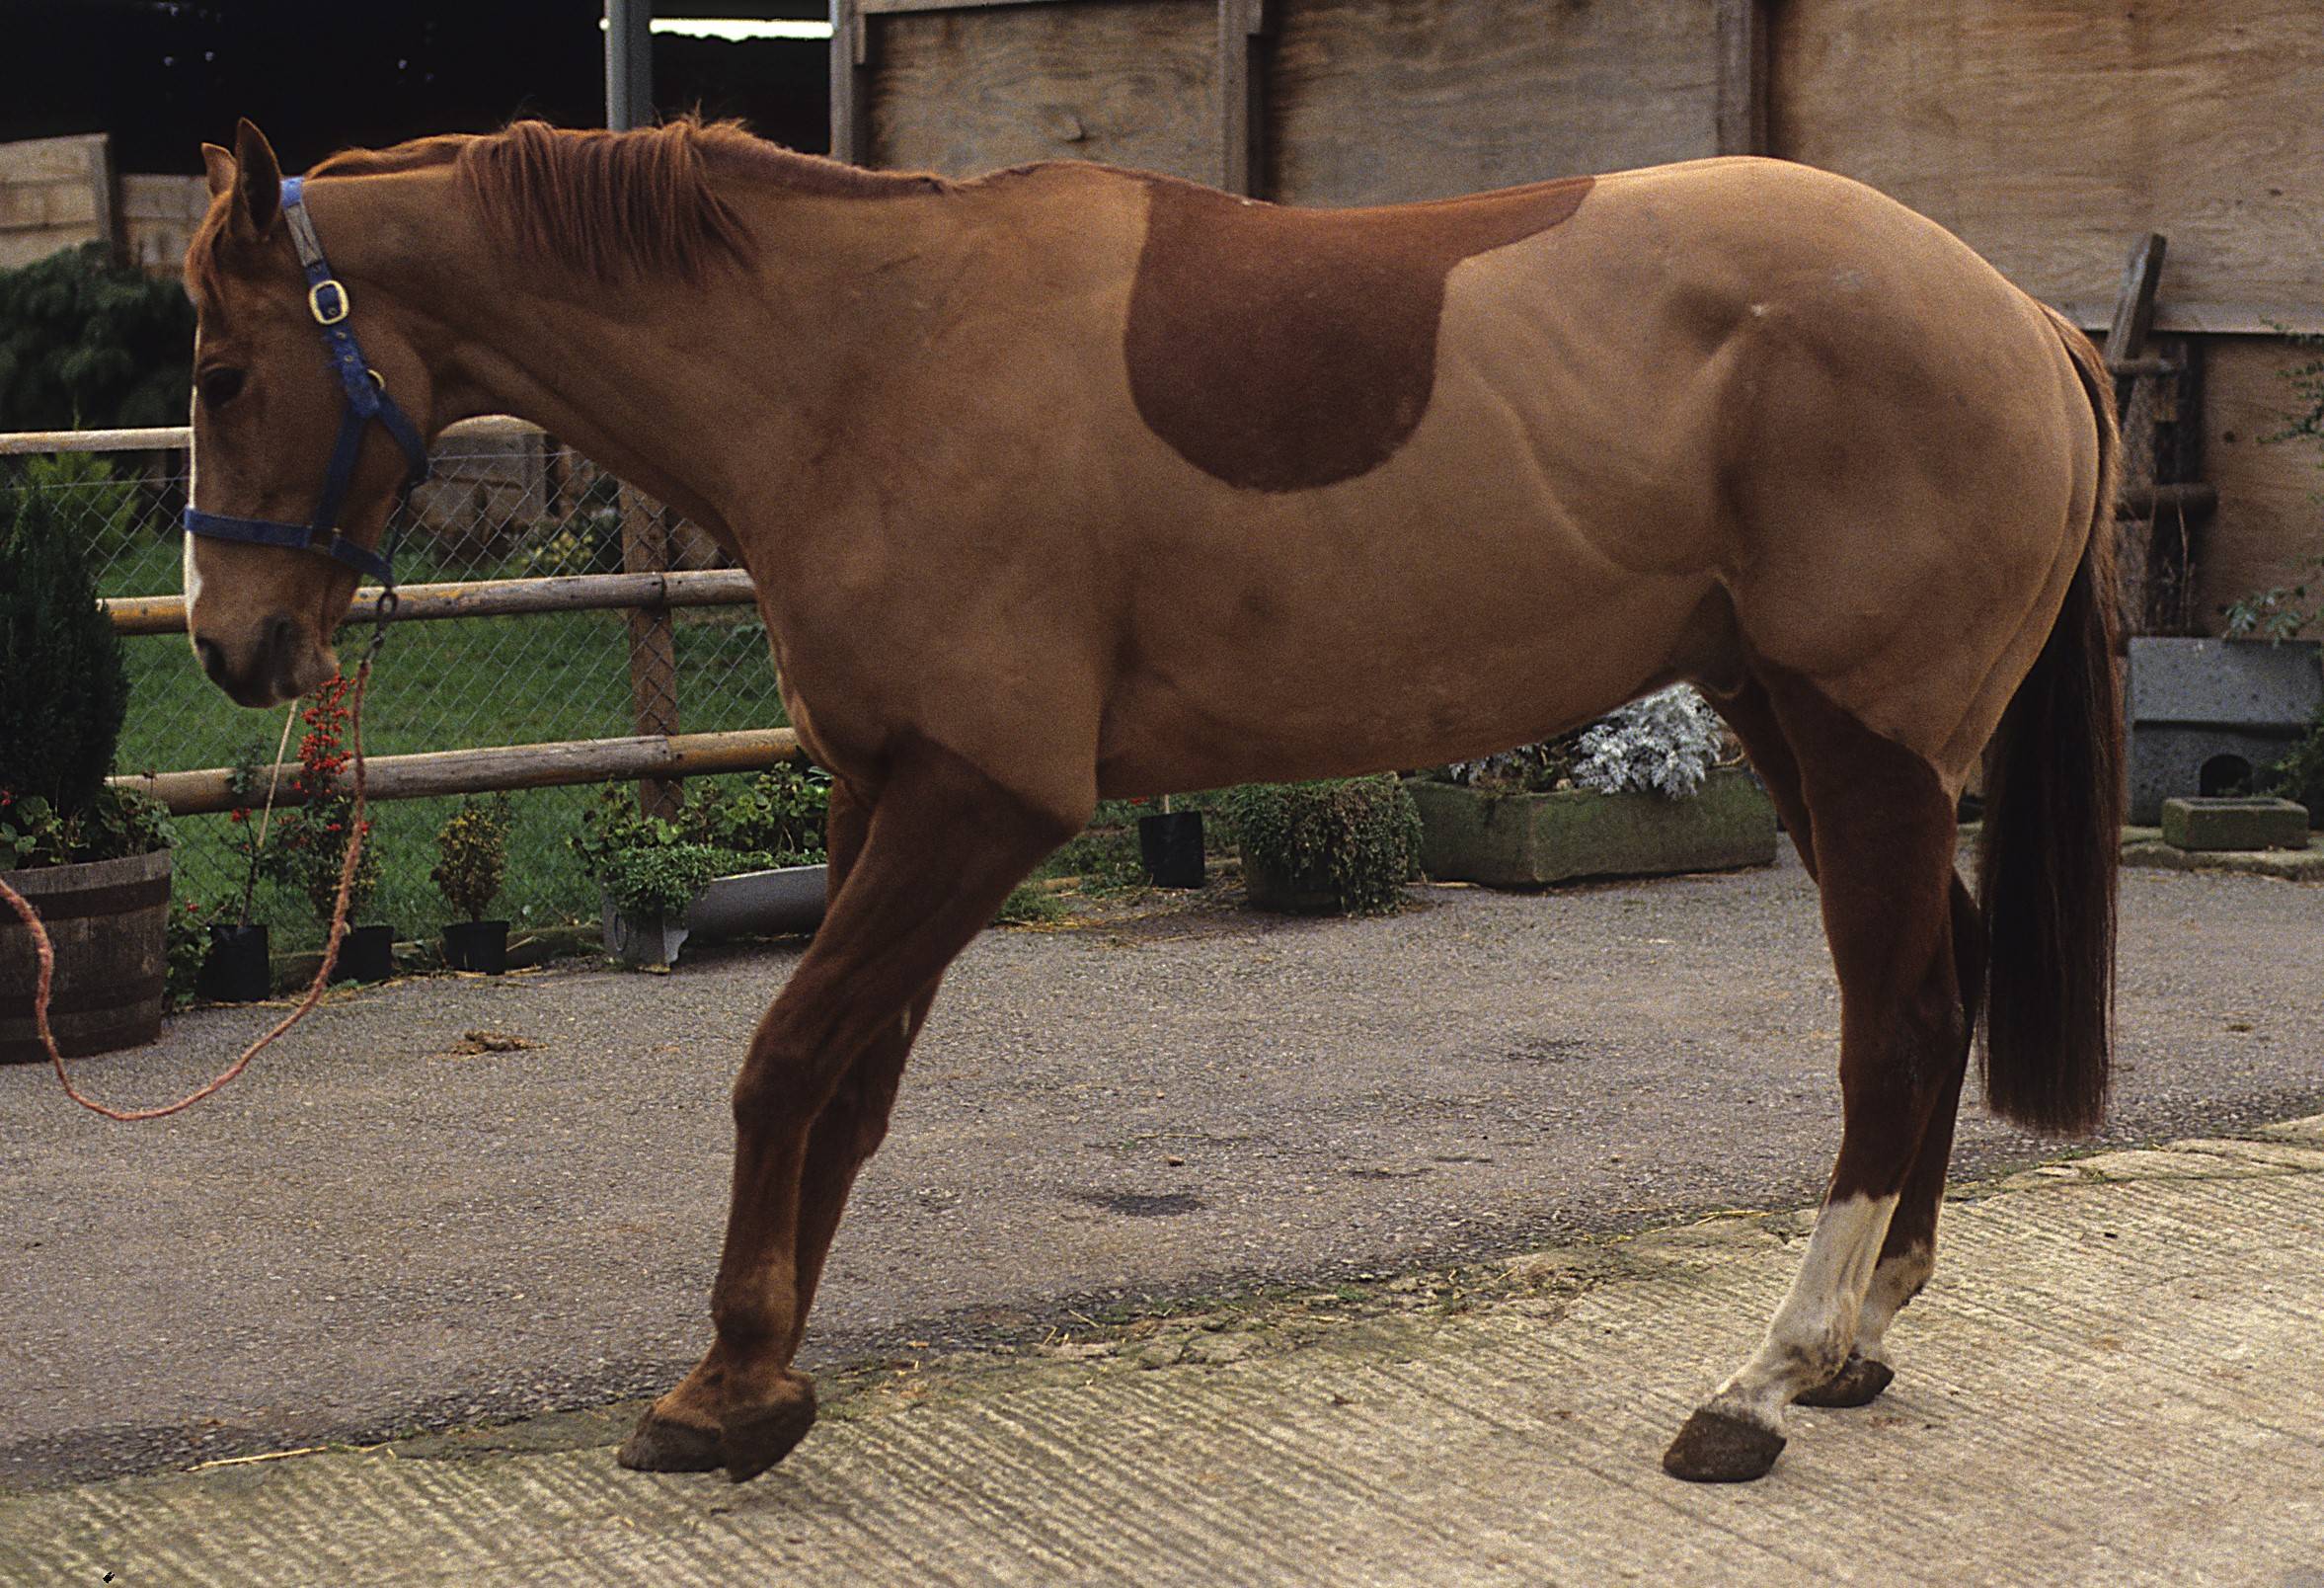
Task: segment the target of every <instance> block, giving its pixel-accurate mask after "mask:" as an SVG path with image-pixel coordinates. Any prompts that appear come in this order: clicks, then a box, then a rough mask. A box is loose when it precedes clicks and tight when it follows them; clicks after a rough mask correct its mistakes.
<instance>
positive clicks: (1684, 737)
mask: <svg viewBox="0 0 2324 1588" xmlns="http://www.w3.org/2000/svg"><path fill="white" fill-rule="evenodd" d="M1726 743H1727V738H1726V730H1725V728H1724V727H1723V726H1722V725H1721V723H1720V721H1719V716H1718V713H1716V712H1714V711H1713V710H1712V709H1711V706H1710V702H1708V701H1706V700H1705V699H1704V698H1703V697H1702V696H1701V695H1700V694H1698V693H1697V692H1696V691H1695V690H1694V689H1693V688H1692V687H1691V686H1689V685H1687V684H1683V683H1678V684H1672V685H1671V686H1670V687H1669V688H1667V689H1663V690H1658V691H1657V692H1656V693H1654V694H1651V695H1648V696H1646V697H1645V698H1643V699H1640V700H1633V701H1632V702H1630V704H1628V705H1626V706H1622V707H1620V708H1618V709H1616V710H1614V711H1610V712H1608V713H1606V715H1604V716H1603V717H1600V718H1599V719H1598V720H1597V721H1596V722H1594V723H1591V724H1590V725H1589V726H1588V727H1587V728H1583V729H1579V730H1577V731H1576V732H1573V733H1570V734H1561V735H1560V736H1558V737H1557V738H1555V739H1546V740H1543V741H1541V742H1540V743H1539V744H1533V745H1520V746H1519V747H1518V748H1516V749H1515V750H1511V751H1505V752H1503V753H1502V754H1498V755H1485V756H1481V757H1479V758H1478V759H1476V760H1466V761H1454V762H1453V763H1452V764H1451V765H1449V766H1447V767H1446V768H1445V769H1444V776H1445V777H1446V778H1447V780H1449V781H1451V782H1455V783H1460V784H1463V785H1466V786H1469V787H1472V788H1480V789H1486V790H1494V791H1500V792H1505V793H1513V792H1520V791H1521V792H1525V793H1547V792H1549V791H1551V790H1555V789H1561V788H1583V789H1589V790H1592V791H1594V792H1596V793H1599V794H1628V793H1636V794H1659V795H1661V796H1662V797H1663V798H1665V799H1670V800H1678V799H1685V798H1687V797H1688V796H1689V795H1692V794H1693V793H1695V792H1696V791H1697V790H1699V789H1700V788H1701V787H1702V786H1703V779H1704V778H1705V777H1706V776H1708V775H1709V774H1710V771H1711V768H1712V767H1714V766H1716V765H1718V764H1719V758H1720V755H1721V754H1722V753H1723V751H1724V749H1725V747H1726Z"/></svg>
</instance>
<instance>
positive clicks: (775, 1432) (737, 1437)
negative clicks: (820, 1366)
mask: <svg viewBox="0 0 2324 1588" xmlns="http://www.w3.org/2000/svg"><path fill="white" fill-rule="evenodd" d="M774 1389H775V1392H774V1394H773V1395H772V1396H770V1397H769V1398H768V1399H766V1400H764V1401H761V1402H760V1403H759V1404H757V1405H755V1406H729V1407H728V1408H727V1413H726V1418H725V1423H724V1426H723V1427H722V1429H721V1430H720V1434H719V1452H720V1456H721V1465H723V1466H724V1467H725V1468H726V1469H727V1477H728V1478H729V1479H730V1480H731V1481H733V1482H736V1483H747V1482H749V1481H750V1480H751V1479H752V1478H754V1477H756V1476H757V1475H758V1474H759V1473H761V1472H763V1471H765V1470H766V1469H768V1468H770V1467H772V1466H774V1465H775V1463H777V1462H779V1461H781V1460H782V1459H783V1458H784V1457H786V1456H788V1455H790V1454H791V1450H792V1447H793V1446H795V1445H797V1444H798V1443H799V1442H800V1441H801V1440H802V1439H805V1438H806V1437H807V1431H808V1430H809V1429H810V1428H813V1426H814V1422H815V1387H814V1384H813V1381H812V1380H810V1379H809V1378H808V1377H807V1375H806V1374H804V1373H791V1372H788V1371H786V1372H785V1373H784V1374H783V1376H782V1377H781V1378H780V1379H777V1380H776V1381H775V1387H774Z"/></svg>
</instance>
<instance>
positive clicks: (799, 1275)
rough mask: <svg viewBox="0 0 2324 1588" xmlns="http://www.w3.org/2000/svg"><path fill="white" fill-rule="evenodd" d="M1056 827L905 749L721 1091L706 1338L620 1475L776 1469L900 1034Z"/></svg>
mask: <svg viewBox="0 0 2324 1588" xmlns="http://www.w3.org/2000/svg"><path fill="white" fill-rule="evenodd" d="M838 825H839V824H836V823H835V824H834V826H835V828H836V827H837V826H838ZM1070 832H1071V824H1070V823H1069V822H1067V821H1064V820H1062V819H1060V818H1058V817H1055V816H1052V815H1047V814H1045V813H1043V812H1041V811H1038V810H1035V809H1033V808H1031V807H1029V806H1027V805H1026V804H1024V803H1023V802H1022V801H1020V800H1018V799H1016V798H1014V797H1013V796H1011V795H1009V794H1008V793H1007V792H1006V791H1004V790H1003V789H1001V788H1000V787H999V786H998V785H997V784H996V783H994V782H993V781H992V780H991V779H989V778H987V777H985V776H984V775H983V774H981V773H980V772H978V771H977V770H976V769H975V768H974V767H972V766H970V765H969V764H968V763H967V762H966V761H963V760H962V759H960V758H959V757H958V756H955V755H953V754H950V753H949V752H945V751H942V750H939V749H936V748H934V747H922V748H921V749H920V750H919V752H918V753H917V754H915V755H913V756H911V757H909V758H908V759H906V760H905V761H904V762H902V763H901V764H899V765H898V766H897V768H896V769H895V771H894V772H893V774H892V775H891V779H890V781H889V782H888V784H887V785H886V786H885V787H884V788H883V789H882V791H881V793H880V796H879V800H878V804H877V806H876V807H875V808H874V810H873V813H872V815H871V817H870V820H869V821H868V823H866V824H865V826H864V830H863V836H862V852H861V854H860V856H857V857H856V858H855V859H854V863H853V864H852V866H848V867H847V870H846V877H845V880H844V882H843V883H842V884H841V885H840V886H839V888H838V890H837V892H836V894H835V896H834V898H833V899H832V902H831V908H830V910H829V912H828V913H826V915H825V917H824V920H823V925H822V928H821V930H820V931H818V932H817V933H816V935H815V940H814V943H813V946H812V947H810V948H809V950H808V952H807V953H806V955H805V956H803V957H802V958H801V960H800V963H799V968H798V970H797V971H796V972H794V973H793V975H792V978H791V981H790V984H789V985H788V986H787V987H785V988H784V990H783V992H782V993H781V995H780V996H778V997H777V998H776V999H775V1001H774V1003H773V1005H772V1006H771V1007H770V1008H769V1009H768V1010H767V1013H766V1015H765V1017H764V1018H763V1019H762V1020H761V1021H760V1022H759V1027H758V1032H757V1035H756V1036H755V1037H754V1038H753V1040H752V1042H751V1046H750V1053H749V1057H748V1058H747V1060H746V1061H745V1062H744V1064H743V1067H742V1073H741V1075H740V1077H739V1078H738V1079H737V1080H736V1084H735V1098H734V1106H735V1128H736V1143H735V1182H734V1196H733V1202H732V1205H731V1207H730V1210H729V1213H728V1222H727V1243H726V1251H725V1254H724V1257H723V1258H722V1260H721V1262H720V1265H719V1277H718V1283H717V1286H716V1288H715V1289H714V1290H713V1292H712V1295H711V1312H712V1317H713V1319H714V1321H715V1323H716V1325H717V1338H716V1341H715V1343H714V1344H713V1346H712V1348H711V1351H710V1354H709V1355H708V1356H707V1357H705V1358H704V1360H703V1363H702V1365H701V1366H700V1367H698V1368H696V1369H695V1370H694V1372H693V1373H692V1374H691V1375H689V1376H688V1377H687V1379H686V1380H685V1382H684V1383H682V1384H681V1385H679V1386H678V1388H677V1389H673V1390H672V1391H671V1392H670V1393H669V1394H668V1395H665V1396H664V1397H663V1398H662V1399H661V1400H660V1401H658V1402H657V1403H656V1404H655V1407H654V1409H653V1410H651V1411H649V1412H648V1413H647V1415H646V1418H645V1420H644V1421H643V1422H641V1424H640V1425H639V1428H638V1431H637V1432H636V1433H635V1434H633V1435H632V1437H631V1439H630V1442H629V1443H628V1444H627V1445H625V1446H624V1447H623V1451H622V1458H621V1459H622V1460H623V1461H624V1463H625V1464H627V1465H630V1466H634V1467H644V1468H654V1469H672V1468H683V1469H700V1468H706V1467H709V1466H711V1465H714V1463H713V1462H712V1460H711V1459H710V1458H711V1457H712V1455H713V1454H715V1456H716V1463H715V1465H721V1466H724V1467H725V1468H726V1469H727V1472H728V1474H729V1475H730V1476H731V1477H734V1478H735V1479H736V1480H737V1481H739V1480H741V1479H744V1478H749V1477H754V1476H756V1475H757V1474H758V1473H759V1472H762V1471H764V1470H765V1469H767V1468H769V1467H771V1466H773V1465H774V1464H775V1463H776V1462H778V1461H780V1460H781V1459H782V1458H783V1456H784V1455H785V1454H787V1453H788V1452H789V1451H790V1450H791V1448H792V1447H793V1446H794V1445H796V1444H797V1443H798V1442H799V1440H800V1438H801V1437H802V1436H803V1435H805V1433H806V1432H807V1430H808V1428H809V1427H810V1426H811V1425H812V1424H813V1420H814V1391H813V1387H812V1385H810V1384H809V1382H808V1380H807V1378H806V1377H805V1376H804V1375H802V1374H800V1373H797V1372H795V1371H794V1370H793V1369H792V1367H791V1361H792V1357H793V1355H794V1354H795V1352H796V1351H797V1349H798V1346H799V1340H800V1335H801V1331H802V1329H803V1328H804V1325H805V1322H806V1310H807V1307H808V1304H809V1302H810V1301H811V1300H812V1299H813V1290H814V1285H815V1280H816V1277H817V1276H818V1275H819V1274H820V1272H821V1268H822V1260H823V1254H824V1250H825V1249H826V1248H827V1247H828V1245H829V1242H830V1239H831V1235H832V1232H833V1231H834V1230H835V1229H836V1227H837V1223H838V1216H839V1209H840V1207H841V1205H842V1204H843V1203H844V1201H845V1199H846V1195H847V1190H848V1188H849V1186H850V1185H852V1183H853V1180H854V1176H855V1172H856V1170H857V1168H858V1167H860V1165H861V1163H862V1161H863V1158H864V1157H865V1156H868V1155H869V1152H870V1151H871V1148H872V1147H873V1146H876V1145H877V1142H878V1140H879V1133H880V1131H881V1130H883V1129H884V1128H885V1124H886V1117H887V1108H888V1104H889V1102H890V1101H891V1099H892V1097H893V1089H894V1084H895V1077H896V1073H897V1072H899V1071H900V1069H901V1066H902V1062H903V1055H904V1050H905V1048H906V1047H907V1046H908V1044H909V1040H910V1036H911V1034H912V1031H913V1028H914V1027H915V1025H916V1023H917V1020H918V1018H919V1017H920V1016H921V1015H922V1014H924V1013H925V1011H926V1006H927V1001H928V999H929V997H930V996H932V994H933V992H934V990H935V985H936V981H937V978H938V977H939V976H940V975H941V974H942V973H943V971H944V968H945V966H946V965H948V964H950V963H951V961H952V959H953V956H954V955H956V954H958V953H959V952H960V950H961V949H962V948H963V947H965V946H966V945H967V944H968V941H969V939H971V938H972V937H974V936H975V934H976V932H977V931H978V929H979V928H981V927H982V926H983V925H984V923H985V922H986V921H987V920H989V919H990V918H991V916H992V913H993V911H994V910H995V909H996V908H997V907H998V906H999V904H1000V902H1001V901H1002V900H1003V899H1005V898H1006V897H1007V896H1008V892H1009V890H1010V889H1011V888H1012V887H1014V886H1015V885H1016V884H1017V883H1018V882H1019V881H1020V880H1022V879H1023V877H1024V876H1025V874H1026V873H1027V872H1028V871H1030V870H1031V869H1032V868H1033V866H1034V865H1035V864H1037V863H1038V862H1039V861H1040V860H1041V858H1042V857H1043V856H1044V855H1045V854H1046V853H1047V852H1048V851H1049V850H1050V849H1052V848H1054V847H1055V846H1056V844H1057V843H1059V842H1060V841H1062V839H1063V838H1064V837H1066V836H1068V835H1069V834H1070ZM842 854H843V851H842ZM842 864H843V865H844V864H845V859H844V854H843V859H842ZM875 1071H876V1072H877V1073H874V1072H875ZM875 1116H877V1118H876V1121H875ZM713 1419H715V1422H714V1420H713ZM714 1427H715V1431H716V1432H715V1446H714V1445H713V1443H712V1430H713V1428H714Z"/></svg>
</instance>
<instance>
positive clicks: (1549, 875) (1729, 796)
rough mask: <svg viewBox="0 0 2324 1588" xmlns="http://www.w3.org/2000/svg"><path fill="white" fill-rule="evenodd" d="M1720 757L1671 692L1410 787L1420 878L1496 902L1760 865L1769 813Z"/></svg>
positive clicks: (1702, 710) (1701, 709)
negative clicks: (1581, 882) (1563, 886)
mask: <svg viewBox="0 0 2324 1588" xmlns="http://www.w3.org/2000/svg"><path fill="white" fill-rule="evenodd" d="M1725 744H1726V735H1725V732H1724V730H1723V729H1722V727H1721V725H1720V722H1719V718H1718V716H1717V715H1716V714H1715V713H1714V712H1713V711H1712V710H1711V708H1710V706H1709V704H1708V703H1707V702H1705V701H1704V699H1703V698H1702V696H1701V695H1699V694H1697V693H1696V692H1695V691H1694V690H1693V689H1692V688H1689V687H1688V686H1686V685H1684V684H1677V685H1673V686H1672V687H1670V688H1668V689H1665V690H1662V691H1660V692H1658V693H1656V694H1651V695H1648V696H1646V697H1645V698H1644V699H1641V700H1636V701H1633V702H1631V703H1630V704H1629V705H1626V706H1624V707H1622V708H1621V709H1620V710H1618V711H1614V712H1612V713H1609V714H1608V715H1607V716H1605V717H1602V718H1600V719H1599V720H1598V721H1597V722H1595V723H1592V724H1590V725H1589V726H1588V728H1585V729H1581V730H1579V731H1577V732H1575V733H1571V734H1566V735H1562V736H1560V737H1559V738H1556V739H1552V740H1545V741H1543V742H1541V743H1539V744H1533V745H1525V746H1521V747H1520V748H1518V749H1516V750H1512V751H1509V752H1507V753H1505V754H1498V755H1487V756H1484V757H1482V758H1480V759H1477V760H1470V761H1458V762H1455V763H1453V764H1452V765H1450V766H1447V767H1445V768H1443V769H1442V770H1441V771H1440V772H1438V773H1435V774H1433V775H1431V776H1427V777H1419V778H1414V779H1412V780H1411V785H1410V786H1411V789H1412V794H1413V799H1414V801H1415V802H1416V803H1417V804H1418V806H1419V807H1420V813H1421V826H1422V831H1423V839H1422V844H1421V865H1422V867H1423V869H1425V870H1426V871H1427V872H1428V874H1429V875H1430V876H1432V877H1435V878H1437V879H1438V880H1440V881H1447V882H1481V883H1486V884H1489V885H1491V886H1495V887H1505V888H1506V887H1537V886H1540V885H1542V884H1544V883H1552V882H1563V881H1566V880H1568V879H1571V878H1575V877H1611V876H1655V875H1664V874H1668V873H1672V872H1681V871H1720V870H1727V869H1731V868H1734V867H1738V866H1759V865H1766V864H1768V863H1770V862H1771V861H1773V860H1774V858H1775V808H1774V805H1773V804H1772V802H1770V801H1769V800H1768V798H1767V796H1766V793H1765V792H1764V791H1763V790H1762V789H1761V788H1760V787H1759V785H1758V782H1757V780H1756V779H1754V778H1753V777H1752V776H1751V774H1750V772H1749V771H1748V770H1747V769H1746V768H1744V767H1743V765H1742V764H1741V757H1740V755H1738V756H1734V757H1729V756H1727V755H1726V754H1725V751H1724V747H1725ZM1723 762H1724V764H1723Z"/></svg>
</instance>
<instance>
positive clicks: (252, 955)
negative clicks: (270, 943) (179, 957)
mask: <svg viewBox="0 0 2324 1588" xmlns="http://www.w3.org/2000/svg"><path fill="white" fill-rule="evenodd" d="M273 991H274V970H273V965H272V963H271V961H269V960H268V958H267V928H266V927H264V926H212V927H211V928H210V948H209V952H208V953H207V954H204V955H203V956H202V957H201V971H200V974H198V975H197V976H195V977H194V996H196V997H199V998H206V999H207V1000H209V1001H210V1002H212V1003H257V1002H259V1001H260V1000H261V999H263V998H265V997H267V996H268V995H269V994H270V993H271V992H273Z"/></svg>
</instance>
